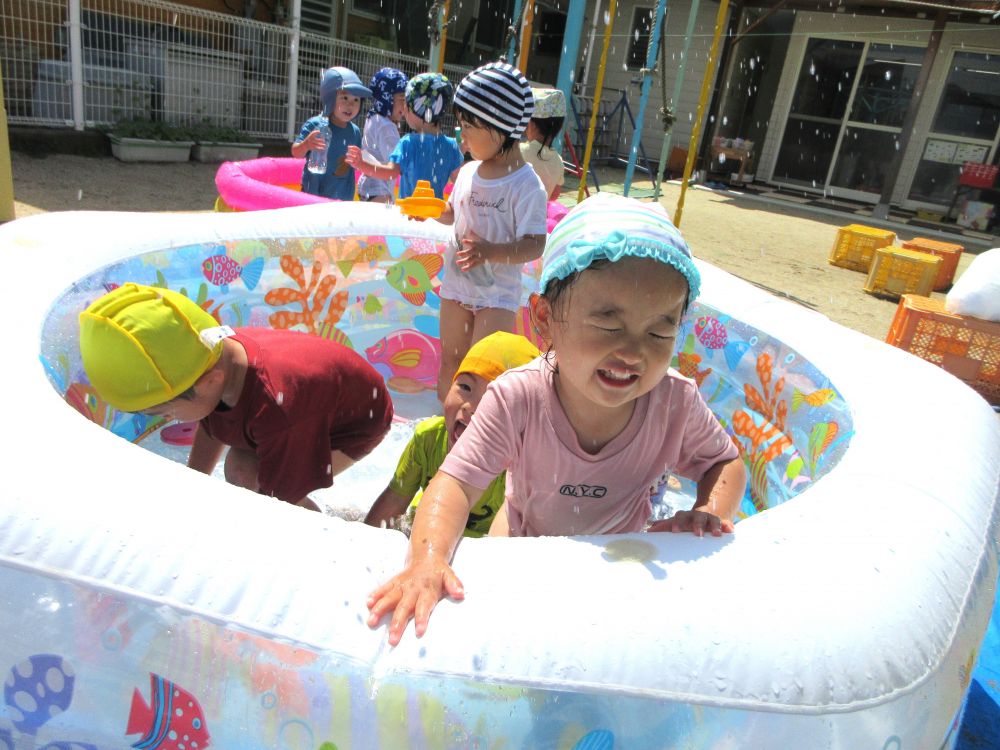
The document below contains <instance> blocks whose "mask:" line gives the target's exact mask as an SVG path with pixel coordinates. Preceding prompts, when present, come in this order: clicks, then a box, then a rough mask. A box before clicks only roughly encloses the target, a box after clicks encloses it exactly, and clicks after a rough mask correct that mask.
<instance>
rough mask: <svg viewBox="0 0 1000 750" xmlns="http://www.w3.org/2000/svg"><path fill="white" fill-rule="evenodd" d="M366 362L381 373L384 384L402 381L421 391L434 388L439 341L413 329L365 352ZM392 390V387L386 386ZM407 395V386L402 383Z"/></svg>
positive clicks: (380, 341)
mask: <svg viewBox="0 0 1000 750" xmlns="http://www.w3.org/2000/svg"><path fill="white" fill-rule="evenodd" d="M365 355H366V356H367V358H368V361H369V362H371V363H372V364H373V365H375V366H376V369H377V370H379V371H381V372H382V375H383V377H386V380H387V381H389V380H390V379H392V380H393V381H394V380H395V379H396V378H402V379H404V380H405V381H411V382H412V383H413V384H416V385H419V387H420V388H421V389H433V388H436V387H437V377H438V368H439V367H440V363H441V341H440V339H436V338H434V337H432V336H427V335H425V334H423V333H420V331H417V330H414V329H412V328H405V329H403V330H401V331H396V332H394V333H391V334H389V335H388V336H386V337H385V338H383V339H380V340H379V341H377V342H376V343H375V344H374V345H373V346H370V347H368V348H367V349H366V350H365ZM389 385H390V387H393V385H394V383H393V382H390V383H389ZM401 385H402V386H403V387H402V388H396V389H395V390H403V391H404V392H407V391H406V386H407V385H408V384H407V383H405V382H404V383H401Z"/></svg>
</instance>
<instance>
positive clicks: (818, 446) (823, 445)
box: [809, 422, 840, 476]
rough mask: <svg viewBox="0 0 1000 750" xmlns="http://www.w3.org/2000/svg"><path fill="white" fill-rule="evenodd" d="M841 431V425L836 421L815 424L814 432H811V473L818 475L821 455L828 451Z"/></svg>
mask: <svg viewBox="0 0 1000 750" xmlns="http://www.w3.org/2000/svg"><path fill="white" fill-rule="evenodd" d="M839 432H840V425H838V424H837V423H836V422H817V423H816V424H814V425H813V428H812V432H810V433H809V473H810V475H812V476H815V475H816V465H817V464H818V463H819V458H820V456H822V455H823V453H824V452H826V449H827V448H829V447H830V445H831V444H832V443H833V441H834V440H835V439H836V438H837V434H838V433H839Z"/></svg>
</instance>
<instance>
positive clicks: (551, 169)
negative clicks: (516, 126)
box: [521, 141, 566, 198]
mask: <svg viewBox="0 0 1000 750" xmlns="http://www.w3.org/2000/svg"><path fill="white" fill-rule="evenodd" d="M539 147H541V150H542V153H540V154H539V153H538V149H539ZM521 156H522V157H523V158H524V160H525V161H526V162H528V164H530V165H531V166H532V167H534V170H535V172H536V173H537V174H538V176H539V177H541V178H542V184H543V185H545V197H546V198H548V196H550V195H552V190H553V188H555V186H556V185H559V186H560V187H561V186H562V184H563V182H564V181H565V179H566V174H565V168H564V167H563V161H562V157H561V156H559V154H557V153H556V152H555V151H553V150H552V149H551V148H549V147H548V146H542V144H540V143H539V142H538V141H522V142H521Z"/></svg>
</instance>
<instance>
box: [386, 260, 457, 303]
mask: <svg viewBox="0 0 1000 750" xmlns="http://www.w3.org/2000/svg"><path fill="white" fill-rule="evenodd" d="M443 265H444V261H443V260H442V259H441V256H440V255H438V254H436V253H425V254H423V255H415V256H413V257H412V258H407V259H405V260H401V261H399V263H396V264H395V265H394V266H392V267H391V268H390V269H389V270H388V271H386V273H385V279H386V281H388V282H389V285H390V286H391V287H392V288H393V289H395V290H396V291H398V292H399V293H400V294H401V295H403V299H405V300H406V301H407V302H409V303H410V304H411V305H422V304H424V300H426V299H427V292H429V291H431V289H432V288H433V285H432V283H431V279H433V278H434V277H435V276H437V275H438V273H439V272H440V271H441V267H442V266H443Z"/></svg>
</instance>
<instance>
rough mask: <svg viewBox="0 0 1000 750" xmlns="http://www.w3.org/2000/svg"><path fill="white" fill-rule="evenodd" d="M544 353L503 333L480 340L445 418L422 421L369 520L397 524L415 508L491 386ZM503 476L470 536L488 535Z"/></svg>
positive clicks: (486, 496)
mask: <svg viewBox="0 0 1000 750" xmlns="http://www.w3.org/2000/svg"><path fill="white" fill-rule="evenodd" d="M538 355H539V351H538V349H537V347H535V345H534V344H532V343H531V342H530V341H528V340H527V339H526V338H524V337H523V336H518V335H516V334H513V333H506V332H503V331H500V332H497V333H494V334H491V335H489V336H487V337H486V338H483V339H480V340H479V341H478V342H476V344H475V345H474V346H473V347H472V348H471V349H469V353H468V354H466V355H465V359H463V360H462V364H461V366H460V367H459V368H458V372H457V373H455V377H454V379H453V380H452V383H451V388H449V389H448V393H447V395H446V396H445V399H444V416H443V417H430V418H429V419H425V420H423V421H422V422H421V423H420V424H418V425H417V427H416V429H415V430H414V431H413V437H412V438H411V439H410V442H409V443H408V444H407V446H406V449H405V450H404V451H403V455H402V456H400V459H399V464H398V466H396V473H395V475H394V476H393V478H392V480H391V481H390V482H389V485H388V486H387V487H386V488H385V489H384V490H383V491H382V494H381V495H379V496H378V499H377V500H376V501H375V503H374V504H373V505H372V508H371V510H370V511H368V515H367V516H365V523H367V524H369V525H371V526H382V525H383V524H384V525H386V526H393V525H394V524H395V521H396V519H397V518H398V517H399V516H402V515H403V514H404V513H405V512H406V510H407V508H408V507H410V506H411V505H413V506H416V504H417V502H419V498H418V499H417V500H414V498H415V497H416V496H417V495H418V493H419V492H420V491H422V490H423V489H424V488H425V487H427V483H428V482H429V481H430V480H431V477H433V476H434V475H435V474H436V473H437V470H438V468H440V466H441V464H442V463H443V462H444V457H445V456H446V455H447V454H448V451H449V450H451V448H452V446H453V445H454V444H455V441H456V440H458V438H459V436H460V435H461V434H462V432H464V431H465V428H466V427H468V425H469V420H471V419H472V415H473V413H474V412H475V411H476V407H477V406H479V400H480V399H481V398H482V397H483V394H485V393H486V388H487V386H489V384H490V383H491V382H493V381H494V380H496V378H497V377H499V376H500V375H502V374H503V373H504V372H505V371H506V370H508V369H510V368H511V367H520V366H521V365H525V364H527V363H528V362H530V361H531V360H533V359H534V358H535V357H537V356H538ZM504 478H505V474H501V475H500V476H498V477H497V478H496V479H494V480H493V482H492V483H491V484H490V486H489V487H487V488H486V491H485V492H483V496H482V497H481V498H480V500H479V502H478V503H476V505H475V507H474V508H473V509H472V512H471V513H469V520H468V522H467V523H466V525H465V536H468V537H480V536H484V535H486V534H487V533H489V530H490V524H492V523H493V518H494V516H495V515H496V513H497V511H498V510H499V509H500V507H501V506H502V505H503V501H504Z"/></svg>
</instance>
